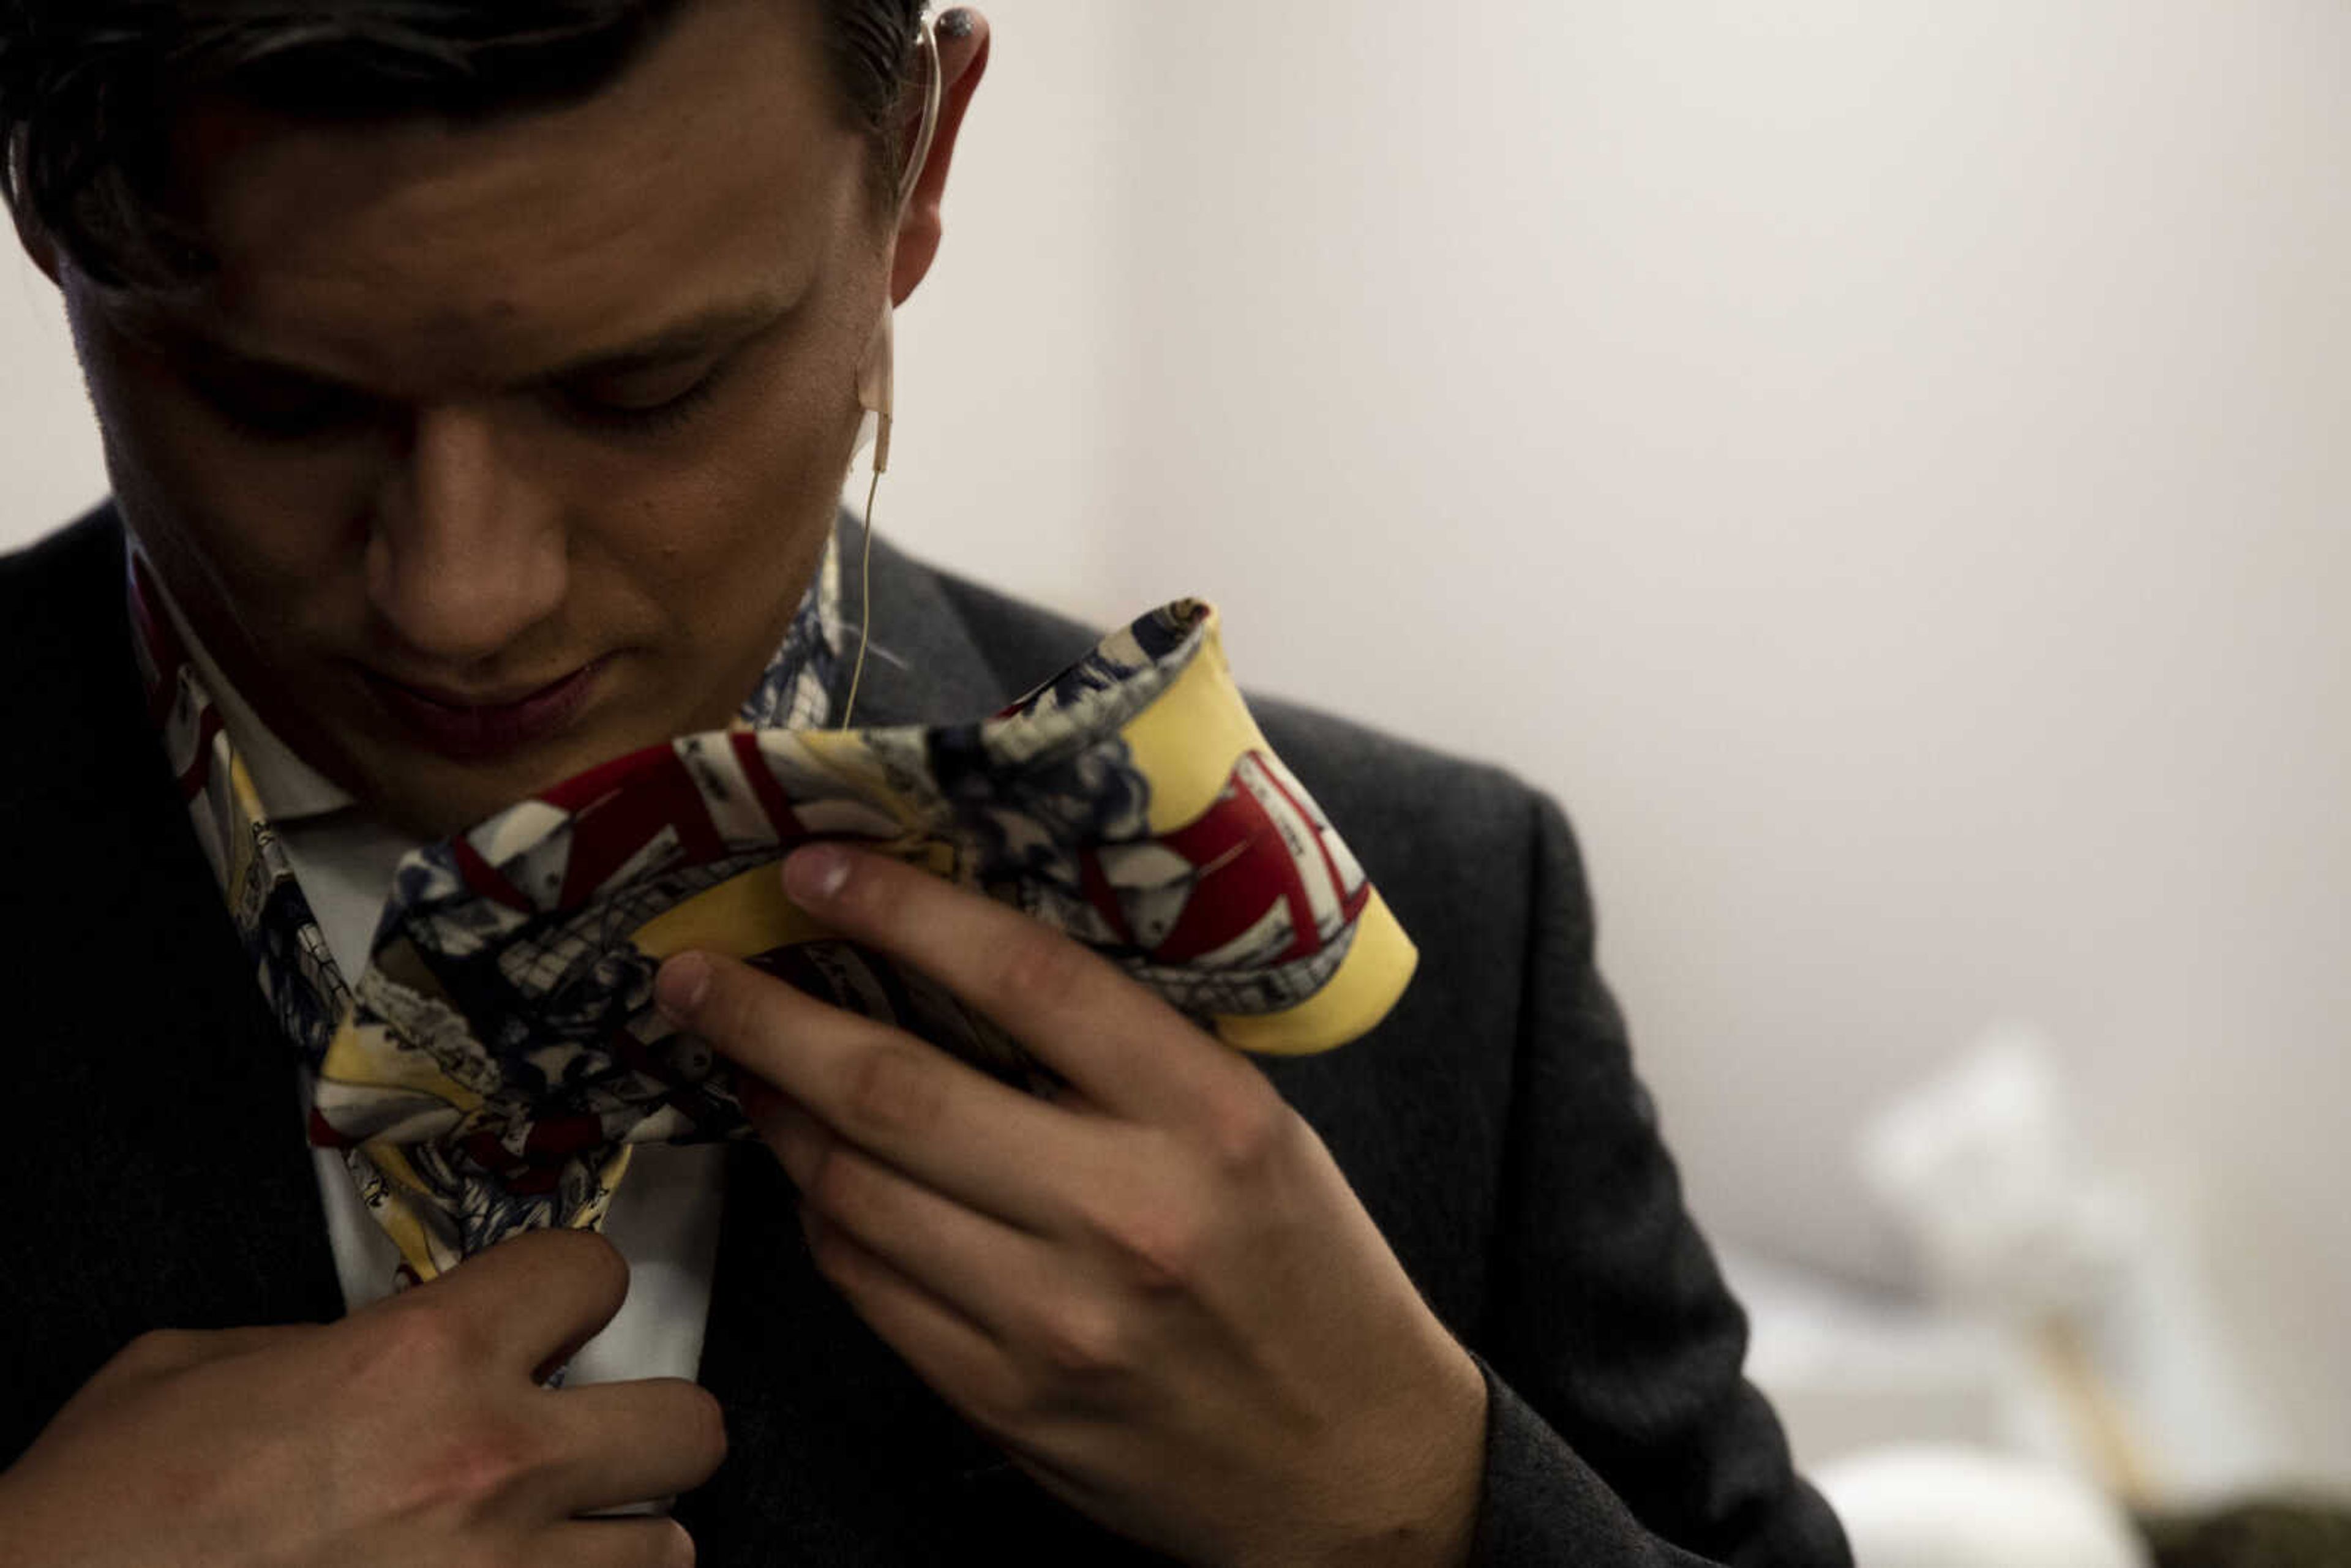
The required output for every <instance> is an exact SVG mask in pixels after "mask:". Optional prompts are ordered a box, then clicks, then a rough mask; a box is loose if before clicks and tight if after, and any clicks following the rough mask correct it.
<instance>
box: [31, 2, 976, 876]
mask: <svg viewBox="0 0 2351 1568" xmlns="http://www.w3.org/2000/svg"><path fill="white" fill-rule="evenodd" d="M816 26H817V23H816V16H815V11H814V8H813V6H811V5H807V4H806V3H805V0H799V3H793V4H778V3H777V0H699V3H698V4H696V5H693V6H691V7H689V8H688V9H687V11H686V13H685V14H684V16H683V18H682V19H681V22H680V25H679V26H678V27H677V28H676V30H675V31H674V34H673V35H672V36H671V37H668V38H667V39H666V40H665V41H664V43H663V44H662V45H661V46H660V47H658V48H657V49H656V50H655V51H654V52H653V54H652V55H651V57H649V58H647V59H646V60H645V61H643V63H642V64H641V65H640V66H638V67H637V68H634V69H632V71H630V72H629V73H628V74H627V75H626V76H624V77H623V78H622V79H621V80H620V81H619V82H617V83H616V84H614V85H613V86H612V87H611V89H609V90H608V91H606V92H604V93H602V94H600V95H598V96H597V97H595V98H593V99H589V100H588V101H586V102H584V103H582V104H580V105H579V106H577V107H572V108H566V109H561V110H555V111H552V112H548V113H540V114H533V115H530V116H528V117H525V118H519V119H513V120H507V121H503V122H495V123H493V124H490V125H487V126H482V127H475V128H466V129H459V128H453V127H451V126H449V125H447V124H444V123H441V122H438V121H434V120H416V121H413V122H402V123H398V124H392V125H385V124H367V125H361V126H356V127H319V126H309V125H303V124H299V123H295V122H289V121H286V120H277V119H273V118H272V117H270V116H267V115H265V114H262V113H259V112H257V111H256V110H251V109H249V108H246V107H243V106H240V105H237V104H235V103H230V102H220V101H214V102H208V103H205V104H203V105H201V106H199V108H198V109H197V110H195V111H194V112H193V114H192V115H191V117H190V119H189V121H188V123H187V124H186V125H185V126H183V128H182V133H181V134H180V136H179V137H178V138H177V139H176V141H175V145H176V147H177V148H178V149H179V151H180V152H181V157H180V159H179V163H180V175H179V180H178V183H177V188H178V189H181V190H183V191H185V192H186V193H187V196H186V201H187V204H188V207H189V211H188V212H187V213H186V214H184V216H185V217H186V218H187V219H188V220H189V221H192V222H193V223H194V224H195V225H197V226H198V228H199V230H200V231H201V232H202V233H203V234H204V235H205V237H206V239H207V241H208V242H209V244H210V246H211V247H212V248H213V249H214V252H215V254H216V255H217V256H219V258H220V260H221V263H222V267H221V272H220V274H219V277H218V278H217V280H216V281H215V282H214V283H212V284H211V285H209V286H208V287H204V288H203V289H202V290H201V291H200V292H198V293H197V294H196V295H195V296H194V297H193V298H188V299H171V300H160V299H154V298H122V297H116V296H111V295H109V294H107V293H105V292H104V291H101V290H99V288H97V287H94V286H93V285H92V283H91V282H90V280H89V277H87V276H86V275H84V274H81V273H79V272H78V271H77V270H76V269H74V268H73V267H71V266H70V265H69V263H68V261H67V260H66V259H65V258H64V257H62V256H59V255H58V254H57V251H56V249H55V247H54V246H50V245H48V244H47V242H46V241H45V240H43V239H42V237H41V236H39V235H34V234H28V235H26V246H27V249H28V250H29V252H30V253H31V254H32V256H33V257H34V259H35V260H36V261H37V263H38V264H39V265H40V266H41V267H42V268H43V270H44V271H46V272H47V273H48V274H49V276H50V277H52V278H54V279H55V280H56V281H57V284H58V286H59V287H60V288H61V290H62V291H63V293H64V296H65V301H66V307H67V310H68V317H69V319H70V320H71V322H72V326H73V329H74V335H75V340H76V342H77V344H78V349H79V352H80V357H81V361H82V363H83V366H84V370H85V374H86V376H87V379H88V382H89V390H90V394H91V399H92V402H93V403H94V405H95V407H96V410H97V413H98V417H99V424H100V426H101V428H102V430H103V432H104V434H105V446H106V454H107V461H108V466H109V470H110V476H111V477H112V480H113V484H114V489H115V493H116V495H117V497H119V499H120V504H121V507H122V510H123V514H124V516H125V517H126V519H127V520H128V521H129V523H130V524H131V528H132V529H133V531H134V532H135V533H136V535H137V536H138V538H140V540H141V542H142V543H143V545H144V546H145V547H146V549H147V550H148V552H149V553H150V556H151V558H152V560H153V562H154V564H155V566H156V568H157V569H158V570H159V571H160V572H161V573H162V578H163V580H164V582H165V584H166V586H167V587H168V588H169V589H170V590H171V591H172V596H173V598H174V599H175V600H176V601H178V603H179V604H180V605H181V607H182V608H183V611H184V612H186V613H187V615H188V616H189V618H190V619H191V621H192V622H193V623H194V625H195V628H196V631H197V633H198V635H199V636H200V637H202V638H203V640H204V644H205V646H206V647H207V649H208V650H209V651H210V652H211V653H213V656H214V658H215V659H216V660H218V661H219V663H220V664H221V666H222V667H223V669H224V670H225V672H226V674H228V676H229V678H230V680H231V681H232V682H233V683H234V684H235V685H236V686H237V688H238V689H239V690H240V691H241V692H243V693H245V694H246V695H248V697H249V698H250V699H251V700H252V701H253V702H254V703H255V705H256V707H257V708H258V709H259V711H260V713H261V716H262V717H263V718H264V719H265V720H266V721H267V722H268V724H269V725H270V727H272V728H273V729H275V730H276V731H277V733H278V734H279V735H280V736H282V737H284V738H286V739H287V741H288V742H289V743H290V744H291V745H292V746H293V747H295V749H296V750H297V751H298V752H299V753H300V754H301V755H302V756H303V757H305V758H308V759H309V760H310V761H311V762H312V763H313V764H314V765H315V766H317V767H319V768H320V769H321V770H322V771H324V772H326V773H327V774H328V775H329V776H330V777H331V778H333V779H336V780H338V781H339V782H340V783H342V784H343V785H344V786H345V787H347V788H349V789H351V790H352V791H353V792H354V793H355V794H357V795H359V796H360V798H361V799H362V800H365V801H366V802H367V803H368V804H370V805H371V807H372V808H374V809H375V810H376V811H377V812H378V813H379V814H380V815H381V816H382V817H383V818H384V819H385V820H387V821H391V822H392V823H393V824H395V825H397V826H400V827H402V828H404V829H407V830H409V831H413V832H415V833H417V834H418V835H420V836H438V835H440V834H443V833H446V832H450V831H456V830H457V829H459V828H462V827H465V826H466V825H469V824H470V823H472V822H474V821H478V820H479V819H480V818H482V817H483V816H486V815H487V814H488V813H489V812H490V811H492V810H496V809H497V808H498V807H500V806H502V805H504V804H507V803H508V802H510V801H512V800H517V799H519V798H520V797H521V796H523V795H525V794H528V792H530V790H531V789H534V788H535V787H538V786H542V785H545V784H548V783H550V782H552V781H554V780H556V779H562V778H565V777H568V776H569V775H570V774H572V773H575V772H579V771H580V770H582V769H584V768H588V767H590V766H592V765H593V764H595V763H597V762H599V761H601V760H604V759H606V758H611V757H613V756H617V755H620V754H621V753H622V752H625V751H628V750H632V749H634V748H636V747H643V746H647V745H653V744H657V743H659V742H661V741H664V740H666V739H667V738H669V737H672V736H674V735H680V734H685V733H689V732H692V731H695V730H701V729H710V728H716V727H723V726H724V725H725V724H726V722H727V721H728V720H729V719H730V718H731V717H732V716H733V714H734V710H735V708H736V706H737V703H738V702H739V701H740V699H741V697H742V695H743V694H745V693H746V692H747V691H748V690H749V689H750V687H751V685H752V684H753V682H754V680H755V679H756V677H757V675H758V672H759V671H760V669H761V668H762V667H763V666H764V664H766V662H767V660H768V657H769V656H770V655H771V654H772V653H774V651H775V648H776V646H777V644H778V642H779V641H780V640H781V637H782V634H783V631H784V628H785V626H786V625H787V624H788V622H789V619H790V616H791V613H792V612H793V610H794V608H795V607H796V606H797V604H798V602H799V597H800V594H801V591H802V590H803V589H804V588H805V586H806V584H807V582H808V580H809V579H810V575H811V573H812V572H813V570H814V569H815V565H816V562H817V560H818V559H819V556H820V551H821V549H822V547H823V544H824V540H825V538H826V534H827V531H828V530H829V528H831V522H832V517H833V513H834V510H835V507H836V504H837V498H838V497H839V494H840V486H841V477H842V475H843V473H844V472H845V471H846V469H847V467H848V464H849V459H850V454H851V447H852V443H853V441H854V438H855V434H856V429H857V423H858V420H859V415H860V411H859V410H858V408H857V407H856V404H855V399H854V389H855V385H856V378H857V371H858V367H859V365H860V363H861V361H862V359H863V358H864V356H865V354H866V351H867V348H868V345H869V344H870V342H871V341H872V334H873V329H874V326H875V323H876V322H877V320H878V319H879V318H880V315H881V312H882V309H883V303H884V300H885V299H891V300H903V299H904V298H906V297H907V296H908V295H909V294H910V293H912V292H913V290H914V287H915V286H916V285H917V284H918V283H919V282H920V281H921V279H922V277H923V276H924V274H925V272H926V271H927V270H928V268H929V266H930V262H931V258H932V256H934V255H935V252H936V249H937V245H938V235H939V203H940V200H941V198H942V196H943V194H944V191H945V186H946V172H947V167H948V162H949V159H950V157H951V155H952V150H953V147H954V142H955V137H956V131H957V130H958V129H959V127H960V121H961V117H962V114H963V111H964V109H965V107H966V106H967V104H968V102H969V101H970V97H971V94H972V91H973V89H975V88H976V87H977V82H978V80H979V78H980V75H981V73H982V69H983V68H984V62H985V57H986V46H987V36H986V33H985V31H984V30H980V31H977V32H975V34H974V35H973V36H972V37H967V38H963V39H959V40H955V41H952V42H951V43H949V44H948V45H947V46H946V60H947V63H948V64H949V65H950V66H951V67H952V68H954V71H955V77H956V81H955V90H954V91H953V92H951V93H950V94H949V98H948V101H947V103H946V109H945V113H944V116H943V123H942V124H941V126H940V132H939V136H938V141H937V145H936V151H935V156H934V157H933V158H932V160H931V161H930V164H929V166H928V168H927V169H926V171H925V177H924V183H923V185H922V188H921V189H920V190H919V191H918V192H917V193H916V196H915V199H914V204H913V207H912V209H911V211H910V212H909V213H908V214H907V216H906V218H905V221H904V223H903V224H901V225H898V226H897V227H896V228H895V229H894V230H893V228H892V226H891V225H890V223H889V221H888V218H889V214H886V213H884V212H881V211H879V210H877V207H876V204H874V203H873V201H872V186H871V185H870V183H869V180H868V175H869V172H870V171H869V165H868V162H867V158H868V149H869V143H868V142H867V141H866V140H865V139H864V138H863V137H862V134H861V133H860V132H859V131H857V130H856V129H854V128H853V127H852V126H851V125H849V124H848V123H846V122H845V120H844V118H843V117H842V116H841V114H840V113H839V112H838V111H837V110H836V108H835V106H834V99H833V98H832V96H831V89H830V84H829V83H828V82H827V81H825V80H824V79H823V78H822V77H821V75H820V72H821V70H822V68H823V67H822V61H821V57H820V53H819V46H818V43H817V40H816V37H815V31H814V30H815V27H816ZM729 310H737V311H744V312H747V314H748V315H749V316H750V317H751V319H753V321H755V322H757V323H758V325H756V326H755V327H751V328H750V329H747V330H746V329H735V330H732V331H729V332H727V333H725V334H723V335H722V336H721V337H720V339H719V340H717V341H716V342H713V343H710V344H707V345H704V346H700V347H698V348H696V349H695V350H693V351H689V352H687V353H685V354H684V356H683V357H677V356H673V357H672V358H671V359H669V360H668V361H666V362H663V363H658V364H655V365H652V366H649V367H640V368H635V369H632V370H628V371H593V372H588V373H584V374H576V375H570V376H567V377H566V378H565V379H564V380H563V381H562V382H559V384H557V385H554V386H549V385H546V384H543V383H544V382H545V379H546V378H548V377H549V376H550V375H551V374H554V373H556V372H559V371H569V370H571V369H572V368H573V367H575V366H578V365H580V364H581V363H582V362H583V361H597V360H601V359H604V358H606V357H608V356H610V355H611V354H612V353H614V352H616V351H619V350H630V349H634V348H637V347H639V346H641V345H643V344H644V343H645V342H647V341H648V340H652V339H654V338H657V337H659V336H661V335H662V334H664V332H665V331H667V330H668V329H672V328H674V327H675V326H677V325H678V324H679V323H682V322H686V321H691V320H695V319H701V318H703V317H705V316H706V315H708V314H710V313H712V312H726V311H729ZM227 355H233V356H235V359H234V360H228V359H225V358H224V356H227ZM249 361H260V362H261V364H260V365H256V364H254V363H251V362H249ZM262 366H266V367H268V368H266V369H264V368H261V367H262ZM712 374H715V375H716V378H717V379H716V381H715V382H713V383H712V386H711V395H710V396H709V398H708V399H707V400H706V401H705V402H702V403H701V404H700V405H699V406H698V407H696V408H695V409H694V410H693V411H692V413H691V417H690V418H688V419H686V420H685V421H684V423H678V424H676V425H674V426H673V427H669V428H660V429H651V430H648V429H643V428H632V427H629V426H626V425H624V424H622V423H620V422H619V421H618V420H616V419H615V418H614V417H613V415H612V414H611V412H610V411H611V409H613V408H615V407H619V408H632V407H641V406H643V405H649V404H657V403H659V402H662V401H664V399H667V398H670V397H673V396H674V395H676V394H679V393H682V392H687V391H688V390H689V389H692V388H694V387H695V385H696V384H697V382H700V381H701V380H702V379H703V378H704V377H705V375H712ZM241 415H242V416H245V418H246V423H240V416H241ZM256 415H258V416H260V417H261V418H263V419H264V420H265V421H274V422H279V423H287V424H289V425H290V428H291V429H292V430H293V431H295V432H296V434H278V433H277V432H276V431H270V432H267V433H265V432H264V431H263V430H258V429H256V428H253V427H252V426H251V417H252V416H256ZM285 416H291V417H290V419H287V418H286V417H285ZM599 660H601V661H605V662H604V664H602V665H601V668H600V669H599V670H598V673H597V674H596V675H595V676H594V682H595V691H594V693H593V695H592V696H591V698H590V704H589V706H588V709H587V711H586V712H584V713H583V714H582V715H581V716H580V720H579V722H577V723H576V724H574V725H573V726H571V727H569V729H568V730H567V731H566V732H565V733H563V734H561V735H559V736H558V737H552V738H551V739H549V740H548V741H546V742H544V743H540V744H534V745H531V746H528V747H522V748H519V749H517V750H516V751H514V752H513V753H512V754H511V755H506V756H501V757H498V758H491V759H482V758H451V757H447V756H442V755H436V754H435V753H434V751H433V750H432V749H430V748H429V747H426V746H423V745H421V744H420V743H419V739H418V737H417V736H416V735H415V734H414V733H413V731H411V730H410V729H408V728H406V727H403V725H402V723H401V722H400V721H399V719H398V718H397V717H396V716H395V715H394V714H393V712H392V711H390V710H388V709H387V707H386V706H385V705H384V704H383V703H382V702H381V701H380V700H379V698H378V695H377V692H378V690H379V687H378V686H377V685H376V680H377V678H379V677H381V678H389V679H391V680H393V681H397V682H400V683H402V684H403V685H408V686H411V687H422V688H425V689H427V690H428V691H431V692H434V693H438V694H442V695H449V696H454V697H459V698H463V697H466V696H472V697H475V698H476V699H480V700H486V701H496V700H499V699H507V700H510V699H511V698H513V697H515V696H517V695H521V694H523V693H526V692H528V691H531V690H533V689H536V688H538V687H541V686H544V685H547V684H549V683H550V682H552V681H555V680H557V679H559V678H561V677H563V676H566V675H569V674H571V673H573V672H575V671H577V670H580V668H582V667H583V666H586V665H590V664H593V663H595V662H596V661H599Z"/></svg>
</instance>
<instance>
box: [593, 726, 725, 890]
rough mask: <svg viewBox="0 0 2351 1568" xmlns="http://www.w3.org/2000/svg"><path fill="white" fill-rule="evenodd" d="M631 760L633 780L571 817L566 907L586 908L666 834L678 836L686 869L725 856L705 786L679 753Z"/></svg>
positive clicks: (679, 849)
mask: <svg viewBox="0 0 2351 1568" xmlns="http://www.w3.org/2000/svg"><path fill="white" fill-rule="evenodd" d="M632 760H633V761H635V762H636V763H637V767H636V768H634V770H633V776H632V777H631V778H629V779H627V780H626V781H625V782H624V783H622V785H621V787H620V788H618V789H611V790H609V791H607V792H606V793H604V794H603V795H601V797H599V798H597V799H596V800H593V801H591V802H590V804H588V805H586V806H584V807H582V808H581V809H580V810H579V811H577V812H575V813H574V814H573V816H572V819H571V856H570V859H569V862H566V864H565V866H564V871H563V902H564V903H565V904H580V903H583V902H585V901H586V900H587V899H588V898H589V897H590V895H591V894H594V893H595V892H596V890H597V889H599V888H601V887H602V886H603V885H604V884H605V883H607V882H609V881H610V880H611V878H612V876H613V874H614V873H617V872H618V871H619V870H620V869H621V868H622V866H625V865H627V864H628V863H629V862H631V861H632V860H634V859H636V858H637V856H639V855H641V854H643V852H644V850H645V846H646V845H647V844H650V843H652V842H653V841H654V840H655V839H657V838H659V837H660V836H661V832H662V830H663V829H664V828H667V829H670V830H672V831H674V832H675V833H676V835H677V844H678V851H679V855H680V858H681V859H682V860H683V861H684V863H686V864H689V865H702V864H706V863H707V862H711V861H715V860H717V859H719V858H720V857H721V856H723V855H724V854H725V853H726V844H725V842H724V841H721V840H720V838H719V836H718V828H717V825H716V823H714V822H713V821H711V820H710V807H709V804H708V803H707V802H706V801H705V800H703V798H702V789H701V786H699V785H697V784H696V783H695V781H694V774H693V772H692V770H691V769H689V768H687V767H686V765H685V763H684V761H683V760H682V759H681V758H679V757H678V755H677V753H676V752H675V751H674V749H670V748H667V747H664V749H663V751H662V753H661V756H660V757H659V758H642V757H641V758H635V759H632Z"/></svg>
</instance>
